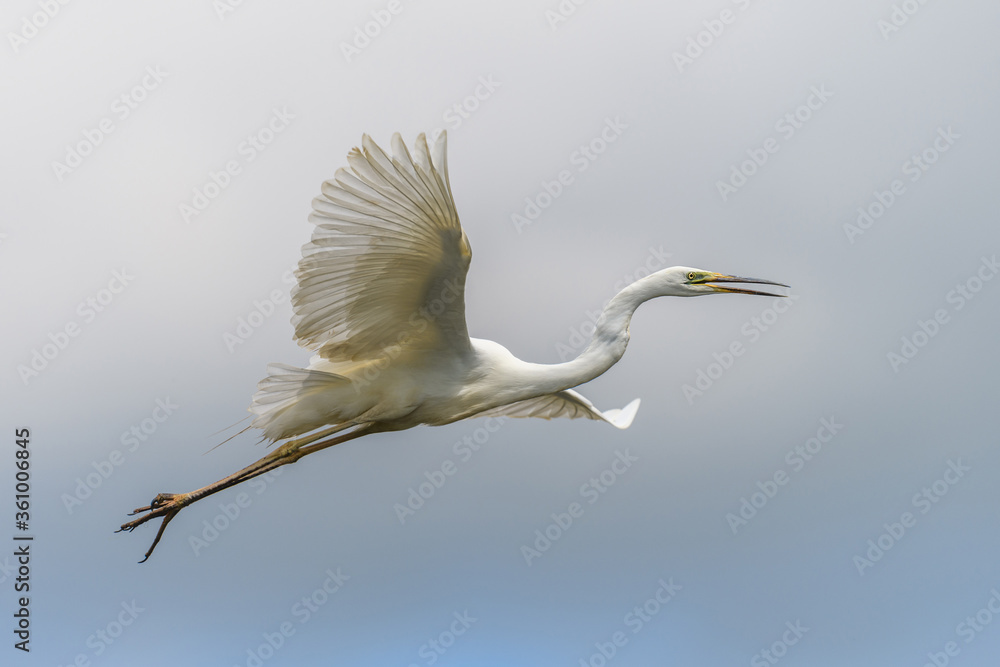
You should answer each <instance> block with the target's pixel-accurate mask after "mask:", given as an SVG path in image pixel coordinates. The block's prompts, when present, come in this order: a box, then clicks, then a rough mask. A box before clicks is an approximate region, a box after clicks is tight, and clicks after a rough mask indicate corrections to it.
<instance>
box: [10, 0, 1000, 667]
mask: <svg viewBox="0 0 1000 667" xmlns="http://www.w3.org/2000/svg"><path fill="white" fill-rule="evenodd" d="M998 21H1000V8H998V5H997V4H996V3H995V2H987V1H986V0H969V1H967V2H962V3H955V2H952V3H946V2H931V3H918V2H916V1H915V0H905V1H903V0H895V2H894V1H893V0H878V1H876V2H863V1H862V0H846V1H842V2H836V3H833V2H828V3H796V2H791V0H783V1H772V2H758V1H757V0H732V1H730V0H716V1H714V2H683V3H682V2H671V3H654V2H639V1H638V0H625V1H617V2H611V1H610V0H591V1H590V2H585V3H582V4H581V5H579V6H577V4H576V3H575V2H570V0H563V1H562V2H559V1H557V0H547V1H529V0H514V1H510V2H504V3H470V2H459V1H458V0H441V1H438V2H431V1H429V0H424V1H421V2H414V1H412V0H399V1H397V0H392V1H391V2H389V1H388V0H386V1H379V0H375V1H371V2H367V1H366V2H356V1H352V2H339V3H317V2H283V3H265V2H259V1H256V0H244V1H243V2H242V3H238V2H235V1H234V0H218V1H217V2H214V3H212V2H194V1H184V2H172V3H154V2H117V3H111V2H105V3H69V4H66V5H62V4H59V3H57V2H55V0H30V1H29V0H16V1H13V2H8V3H5V7H4V10H3V16H2V21H0V25H2V27H3V32H4V34H5V40H4V41H5V45H4V46H3V47H0V51H2V54H0V74H2V81H3V91H4V95H3V100H4V103H3V105H2V109H0V114H2V119H3V133H4V155H5V159H4V160H2V161H0V177H2V179H3V183H4V189H3V193H4V194H3V197H2V200H0V202H2V204H0V206H2V208H0V211H2V217H0V300H2V302H3V303H4V304H6V309H5V317H4V322H5V327H4V351H5V352H4V357H3V367H2V371H3V372H2V373H0V388H2V392H3V394H2V396H3V401H2V403H3V408H4V409H3V429H4V431H3V433H4V434H5V438H6V444H5V445H4V447H3V451H4V452H6V454H5V456H4V458H5V460H4V462H3V464H2V466H3V470H4V472H3V473H2V474H0V479H2V480H3V481H2V482H0V493H2V494H3V497H2V499H0V506H3V507H5V508H7V509H6V510H5V511H6V512H7V515H6V516H4V517H3V520H4V522H5V525H7V526H10V528H9V529H8V532H9V533H10V536H11V538H13V537H15V536H23V535H25V534H30V535H32V536H34V541H33V542H31V554H32V557H31V581H30V585H31V590H30V612H31V626H30V627H31V642H30V648H31V652H30V654H29V655H23V654H21V652H20V651H17V650H16V649H15V648H14V647H13V643H14V641H15V638H14V635H13V632H12V631H13V629H14V623H15V619H14V617H13V614H14V613H15V612H16V610H17V605H16V602H15V600H14V597H15V595H14V585H15V578H16V573H15V571H14V569H13V568H14V566H15V565H16V562H15V561H14V559H13V556H10V555H8V556H5V557H2V558H0V565H2V566H3V569H2V571H0V587H2V589H3V596H2V600H3V609H2V614H0V615H2V617H3V618H5V619H7V620H6V621H5V623H4V626H3V627H2V628H0V630H2V633H3V636H4V637H6V640H5V644H4V646H3V648H2V649H0V650H2V655H3V656H4V657H3V658H2V659H0V661H2V662H3V663H4V664H24V665H70V664H74V663H75V664H78V665H86V664H92V665H102V666H104V665H109V666H110V665H146V666H150V667H153V666H158V665H181V664H192V665H226V666H229V665H234V666H235V665H244V666H248V667H252V666H253V665H267V666H269V667H270V666H273V665H296V666H300V665H403V666H406V665H431V664H437V665H515V664H516V665H545V666H551V665H568V666H569V665H572V666H576V665H591V666H592V667H600V666H601V665H605V664H606V665H640V666H641V665H652V664H657V665H746V664H750V665H771V664H775V662H776V661H780V663H781V664H782V665H789V666H791V665H809V666H819V667H823V666H826V665H845V664H850V665H858V666H863V665H879V666H882V665H913V666H914V667H919V666H921V665H925V664H938V665H943V664H945V662H944V661H947V662H948V664H954V665H960V666H961V667H972V666H975V665H994V664H995V660H996V656H997V655H998V654H1000V618H998V617H997V616H996V615H997V613H1000V593H998V592H997V591H1000V557H998V556H1000V536H998V532H997V507H998V504H1000V485H998V484H997V479H998V477H1000V452H998V447H997V444H998V443H997V418H996V407H997V389H996V376H997V372H998V370H1000V363H998V361H1000V359H998V353H997V346H996V343H997V331H998V325H1000V315H998V313H1000V308H998V305H1000V279H995V278H997V274H998V272H1000V265H998V264H997V254H1000V232H998V231H997V229H998V228H997V214H996V197H995V193H996V187H997V186H996V179H997V175H998V168H997V160H998V149H1000V129H998V126H997V123H996V118H997V115H998V101H1000V77H998V76H997V74H998V66H1000V43H998V41H997V38H996V30H997V26H998ZM439 129H447V130H448V132H449V166H450V174H451V184H452V189H453V192H454V194H455V200H456V203H457V206H458V210H459V214H460V216H461V218H462V222H463V225H464V227H465V230H466V232H467V234H468V236H469V238H470V240H471V244H472V247H473V253H474V260H473V263H472V268H471V270H470V273H469V278H468V286H467V291H466V299H467V316H468V323H469V330H470V332H471V333H472V335H473V336H477V337H481V338H490V339H493V340H496V341H498V342H500V343H502V344H503V345H505V346H507V347H508V348H509V349H510V350H511V351H512V352H513V353H514V354H516V355H518V356H519V357H521V358H523V359H526V360H530V361H538V362H549V363H551V362H557V361H560V360H562V359H565V358H568V357H569V356H571V355H573V354H576V353H577V352H578V351H579V350H580V349H581V348H582V345H583V338H581V336H584V338H585V336H586V334H587V333H588V332H589V328H588V327H589V325H590V322H591V319H592V318H593V317H594V316H595V315H594V314H595V313H596V312H597V311H598V310H599V309H600V308H601V307H603V305H604V304H605V303H606V302H607V300H608V299H610V298H611V297H612V296H613V295H614V294H615V292H616V291H617V290H619V289H621V287H623V286H624V285H625V284H627V283H628V282H630V281H632V280H633V279H635V278H638V277H641V276H643V275H645V274H646V273H648V272H649V271H651V270H657V269H659V268H664V267H666V266H670V265H674V264H678V265H685V266H693V267H697V268H701V269H706V270H710V271H718V272H725V273H732V274H738V275H749V276H755V277H762V278H768V279H772V280H776V281H779V282H783V283H787V284H789V285H791V286H792V288H791V290H789V294H790V295H791V298H788V299H784V300H775V299H770V298H760V297H749V296H733V295H726V296H717V297H712V298H703V299H668V298H665V299H661V300H658V301H654V302H651V303H648V304H646V305H644V306H643V307H642V308H641V309H640V310H639V311H638V313H637V314H636V316H635V318H634V319H633V322H632V326H631V333H632V339H631V344H630V346H629V350H628V353H627V354H626V356H625V357H624V359H623V360H622V361H621V362H620V363H619V364H618V365H617V366H616V367H614V368H613V369H612V370H611V371H609V372H608V373H607V374H605V375H604V376H602V377H601V378H599V379H597V380H595V381H593V382H591V383H589V384H588V385H586V386H584V387H582V388H581V389H580V391H581V392H582V393H584V394H585V395H586V396H588V397H589V398H590V399H591V400H593V401H594V402H595V403H596V404H597V405H598V406H599V407H602V408H615V407H621V406H624V405H625V404H626V403H628V402H629V401H630V400H632V399H633V398H636V397H640V398H642V406H641V408H640V409H639V412H638V415H637V417H636V419H635V422H634V424H633V425H632V427H631V428H630V429H628V430H626V431H619V430H616V429H614V428H613V427H611V426H610V425H608V424H604V423H597V422H591V421H569V420H563V421H558V422H546V421H541V420H537V421H532V420H509V421H507V422H504V423H497V422H493V421H486V420H473V421H468V422H464V423H457V424H453V425H450V426H447V427H439V428H418V429H414V430H411V431H407V432H401V433H391V434H380V435H375V436H371V437H368V438H364V439H361V440H358V441H355V442H352V443H350V444H347V445H344V446H343V447H338V448H335V449H332V450H329V451H325V452H323V453H322V454H318V455H316V456H314V457H310V458H308V459H306V460H304V461H303V462H300V463H298V464H297V465H294V466H290V467H286V468H283V469H282V471H281V473H280V474H278V475H275V476H273V477H270V478H261V479H260V480H257V481H256V482H255V483H254V484H247V485H245V486H244V487H242V488H236V489H231V490H228V491H226V492H224V493H221V494H219V495H217V496H213V497H212V498H210V499H208V500H205V501H203V502H200V503H198V504H196V505H193V506H192V507H190V508H187V509H185V511H184V512H183V513H181V514H180V515H179V516H178V518H177V519H175V520H174V521H173V523H172V524H171V525H170V528H169V529H168V530H167V532H166V534H165V537H164V539H163V541H162V542H161V544H160V546H159V547H158V548H157V551H156V553H155V554H154V555H153V557H152V558H151V559H150V560H149V562H147V563H145V564H142V565H138V564H137V563H136V561H138V560H139V559H140V558H141V556H142V554H143V553H144V552H145V550H146V549H147V547H148V546H149V543H150V541H151V540H152V538H153V535H154V534H155V528H154V526H152V525H150V524H147V525H146V526H143V527H142V528H140V529H139V530H137V531H136V532H134V533H132V534H118V535H116V534H114V532H113V531H114V529H115V528H117V527H118V526H119V525H120V524H121V523H122V522H123V521H125V520H126V519H127V516H126V514H127V512H128V511H130V510H132V509H133V508H136V507H139V506H141V505H145V504H147V503H148V502H149V500H150V499H151V498H152V497H153V496H154V495H155V494H157V493H159V492H184V491H189V490H193V489H195V488H198V487H200V486H203V485H205V484H207V483H209V482H212V481H214V480H216V479H218V478H221V477H223V476H225V475H227V474H229V473H231V472H233V471H235V470H237V469H239V468H241V467H242V466H244V465H246V464H248V463H250V462H251V461H253V460H255V459H257V458H258V457H259V456H261V455H262V454H263V452H264V449H263V446H261V445H257V444H255V443H256V437H255V436H254V435H252V434H249V433H248V434H245V435H243V436H239V437H237V438H235V439H233V440H232V441H231V442H229V443H227V444H226V445H224V446H222V447H219V448H218V449H215V450H213V451H211V452H210V453H206V452H207V451H208V450H209V449H211V448H212V447H213V446H214V445H216V444H218V443H219V442H221V441H222V440H223V439H224V438H226V437H228V435H231V434H232V433H234V432H235V431H236V430H238V429H235V428H234V429H229V430H223V429H226V427H229V426H231V425H233V424H235V423H237V422H238V421H239V420H240V419H242V418H243V417H244V416H245V415H246V412H245V409H246V407H247V405H248V404H249V401H250V397H251V395H252V394H253V392H254V390H255V385H256V383H257V381H258V380H259V379H261V378H262V377H263V376H264V373H265V370H264V369H265V366H266V364H267V363H269V362H283V363H289V364H299V365H304V364H305V363H307V359H308V356H309V351H307V350H302V349H300V348H298V347H297V346H296V345H295V343H294V342H293V341H292V337H291V334H292V327H291V325H290V323H289V317H290V315H291V309H290V306H289V304H288V300H287V296H288V291H289V289H290V287H291V282H290V276H289V274H288V271H289V269H291V268H292V267H293V266H294V264H295V262H296V261H297V260H298V258H299V252H300V247H301V246H302V245H303V244H304V243H306V242H307V241H308V238H309V234H310V231H311V228H310V225H309V224H308V223H307V221H306V217H307V215H308V212H309V210H310V200H311V199H312V197H314V196H316V194H318V192H319V186H320V184H321V183H322V181H323V180H325V179H329V178H331V177H332V176H333V175H334V173H335V171H336V170H337V168H339V167H341V166H344V165H346V160H345V155H346V153H347V151H348V150H349V149H350V148H351V147H352V146H355V145H358V144H359V143H360V140H361V135H362V133H369V134H370V135H371V136H372V137H373V138H374V139H375V140H376V141H377V142H379V143H381V144H382V145H383V146H387V144H388V143H389V139H390V137H391V135H392V133H393V132H396V131H399V132H401V133H402V135H403V137H404V138H405V140H406V142H407V144H409V145H412V142H413V140H414V138H415V137H416V135H417V134H418V133H419V132H428V133H431V132H435V131H437V130H439ZM20 428H27V429H30V434H31V435H30V452H31V454H30V462H31V468H30V470H31V512H30V525H29V529H28V530H27V531H21V530H17V529H16V528H15V523H14V522H15V517H14V516H13V515H14V512H15V510H14V498H13V495H14V493H15V488H14V484H13V480H14V475H15V467H14V466H15V461H16V459H15V456H16V451H17V449H18V447H17V444H16V437H15V430H16V429H20ZM220 431H221V432H220ZM442 471H451V473H453V474H450V475H449V474H445V472H442ZM592 480H594V481H592ZM241 494H242V495H241ZM421 494H422V495H421ZM574 503H575V505H574ZM403 508H407V510H404V509H403ZM9 544H10V545H11V546H10V547H9V548H5V549H3V550H2V552H3V553H6V554H12V553H13V550H14V548H15V547H14V546H13V545H14V544H15V543H14V542H13V540H12V541H11V542H10V543H9ZM19 544H20V543H19ZM765 652H766V653H765ZM935 661H936V662H935Z"/></svg>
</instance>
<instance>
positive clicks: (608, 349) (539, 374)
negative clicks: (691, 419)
mask: <svg viewBox="0 0 1000 667" xmlns="http://www.w3.org/2000/svg"><path fill="white" fill-rule="evenodd" d="M650 278H651V276H647V277H646V278H643V279H641V280H637V281H636V282H634V283H632V284H631V285H629V286H628V287H626V288H625V289H623V290H622V291H621V292H619V293H618V294H616V295H615V297H614V298H613V299H611V301H609V302H608V305H607V306H605V308H604V311H603V312H602V313H601V316H600V318H598V320H597V324H596V330H595V331H594V336H593V338H591V340H590V344H589V345H588V346H587V348H586V349H585V350H584V351H583V352H582V353H580V356H578V357H577V358H576V359H573V360H572V361H567V362H565V363H562V364H528V363H525V364H524V366H523V367H522V368H521V372H522V373H524V374H525V380H527V381H528V382H529V383H530V384H531V385H533V386H534V387H536V388H537V389H544V390H545V393H555V392H557V391H562V390H563V389H569V388H570V387H575V386H577V385H580V384H583V383H584V382H590V381H591V380H593V379H594V378H596V377H597V376H599V375H601V374H602V373H604V372H605V371H606V370H608V369H609V368H611V367H612V366H614V365H615V364H616V363H617V362H618V360H619V359H621V358H622V355H623V354H625V347H626V346H627V345H628V338H629V331H628V327H629V322H630V321H631V320H632V313H634V312H635V310H636V308H638V307H639V305H640V304H642V303H644V302H646V301H648V300H650V299H652V298H653V297H656V296H659V293H658V292H656V291H655V290H654V289H653V287H654V285H653V281H651V280H650Z"/></svg>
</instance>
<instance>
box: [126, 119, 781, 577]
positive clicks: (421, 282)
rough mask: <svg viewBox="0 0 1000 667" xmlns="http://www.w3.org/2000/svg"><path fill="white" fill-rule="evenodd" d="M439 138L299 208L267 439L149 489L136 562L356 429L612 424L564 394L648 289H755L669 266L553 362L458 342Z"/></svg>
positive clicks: (612, 414)
mask: <svg viewBox="0 0 1000 667" xmlns="http://www.w3.org/2000/svg"><path fill="white" fill-rule="evenodd" d="M446 142H447V135H446V133H445V132H442V133H441V134H440V135H439V136H438V138H437V140H436V141H435V142H434V147H433V149H431V148H430V147H428V144H427V140H426V138H425V137H424V135H423V134H421V135H419V136H418V137H417V140H416V143H415V144H414V146H413V152H412V154H411V153H410V151H409V150H408V149H407V147H406V145H405V144H404V143H403V140H402V138H400V135H399V134H398V133H397V134H394V135H393V137H392V156H391V157H390V156H389V155H388V154H386V153H385V152H384V151H383V150H382V149H381V148H379V146H378V145H377V144H376V143H375V142H374V141H372V139H371V138H370V137H369V136H368V135H364V137H363V138H362V143H361V146H362V147H361V149H358V148H354V149H352V150H351V151H350V152H349V153H348V155H347V162H348V165H349V166H348V167H347V168H341V169H338V170H337V172H336V175H335V176H334V178H333V180H330V181H326V182H325V183H323V185H322V191H321V194H320V196H318V197H316V198H315V199H313V202H312V208H313V211H312V214H311V215H310V216H309V220H310V222H312V223H313V224H314V225H315V229H314V231H313V234H312V239H311V240H310V242H309V243H308V244H306V245H305V246H303V248H302V260H301V261H300V262H299V265H298V268H297V270H296V272H295V276H296V278H297V281H298V284H297V285H296V286H295V287H294V288H293V289H292V293H291V296H292V299H291V300H292V309H293V316H292V324H293V325H294V327H295V340H296V341H297V342H298V343H299V345H302V346H303V347H305V348H307V349H309V350H314V351H315V352H316V354H315V356H313V357H312V359H311V360H310V363H309V366H308V368H296V367H294V366H288V365H285V364H271V365H269V366H268V367H267V373H268V375H267V377H266V378H264V379H263V380H261V382H260V383H259V384H258V385H257V393H256V394H254V396H253V402H252V404H251V406H250V408H249V409H250V412H251V413H253V421H252V422H251V425H250V427H248V428H258V429H261V430H262V431H263V437H264V439H266V440H269V441H270V442H271V443H278V442H281V443H282V444H281V445H280V446H278V447H276V448H275V449H274V450H272V451H271V452H270V453H268V454H267V455H266V456H264V457H262V458H260V459H259V460H257V461H256V462H254V463H251V464H250V465H248V466H247V467H245V468H243V469H242V470H239V471H238V472H235V473H233V474H232V475H229V476H228V477H225V478H223V479H221V480H219V481H217V482H215V483H214V484H209V485H208V486H205V487H203V488H200V489H197V490H195V491H191V492H190V493H179V494H173V493H161V494H158V495H157V496H156V497H155V498H154V499H153V500H152V502H150V504H149V505H148V506H146V507H140V508H138V509H136V510H135V511H134V512H132V514H131V515H132V516H136V515H138V516H139V518H137V519H134V520H132V521H129V522H128V523H125V524H123V525H122V526H121V528H120V529H119V531H118V532H121V531H132V530H134V529H135V528H137V527H138V526H140V525H142V524H144V523H145V522H147V521H150V520H151V519H155V518H161V517H162V519H163V521H162V523H161V524H160V528H159V531H158V532H157V534H156V537H155V538H154V540H153V543H152V545H151V546H150V547H149V550H148V551H147V552H146V556H145V558H143V561H141V562H144V561H145V560H146V559H148V558H149V556H150V555H151V554H152V553H153V550H154V549H155V548H156V545H157V544H158V543H159V541H160V538H161V537H162V536H163V531H164V530H165V529H166V527H167V524H168V523H170V521H171V520H172V519H173V518H174V517H175V516H177V514H178V512H180V511H181V510H182V509H183V508H185V507H187V506H188V505H190V504H192V503H194V502H196V501H198V500H201V499H202V498H205V497H206V496H209V495H212V494H214V493H218V492H219V491H222V490H223V489H226V488H229V487H231V486H234V485H236V484H240V483H242V482H245V481H247V480H249V479H251V478H253V477H256V476H258V475H262V474H264V473H266V472H268V471H271V470H274V469H275V468H278V467H280V466H283V465H287V464H289V463H294V462H296V461H298V460H299V459H301V458H302V457H304V456H308V455H309V454H313V453H315V452H318V451H320V450H322V449H326V448H328V447H332V446H333V445H339V444H340V443H342V442H347V441H348V440H353V439H354V438H359V437H361V436H363V435H369V434H371V433H381V432H385V431H401V430H404V429H408V428H413V427H414V426H418V425H421V424H427V425H431V426H440V425H442V424H450V423H452V422H455V421H458V420H460V419H468V418H470V417H484V416H501V415H504V416H508V417H540V418H543V419H553V418H557V417H566V418H570V419H576V418H586V419H595V420H603V421H606V422H608V423H610V424H611V425H613V426H616V427H618V428H621V429H624V428H628V426H629V425H630V424H631V423H632V419H633V417H634V416H635V413H636V411H637V410H638V408H639V400H638V399H636V400H634V401H632V402H631V403H629V404H628V405H626V406H625V407H624V408H622V409H620V410H604V411H601V410H598V409H597V408H596V407H595V406H594V404H593V403H591V402H590V401H589V400H587V399H586V398H585V397H584V396H582V395H581V394H579V393H578V392H576V391H574V390H573V387H575V386H577V385H580V384H583V383H585V382H589V381H590V380H593V379H594V378H596V377H597V376H599V375H601V374H602V373H604V372H605V371H607V370H608V369H609V368H611V367H612V366H613V365H614V364H615V363H617V361H618V360H619V359H621V357H622V355H623V354H624V353H625V346H626V345H627V344H628V340H629V321H630V320H631V318H632V313H634V312H635V310H636V308H638V307H639V305H640V304H642V303H643V302H645V301H648V300H650V299H653V298H656V297H660V296H702V295H705V294H724V293H735V294H756V295H760V296H782V295H778V294H770V293H768V292H760V291H755V290H751V289H744V288H740V287H731V286H726V285H721V284H719V283H730V284H735V283H757V284H763V285H777V286H781V287H787V285H782V284H781V283H775V282H771V281H768V280H759V279H756V278H739V277H736V276H731V275H726V274H721V273H713V272H711V271H704V270H702V269H693V268H689V267H684V266H674V267H671V268H668V269H663V270H662V271H658V272H656V273H653V274H651V275H649V276H646V277H644V278H641V279H640V280H637V281H635V282H634V283H632V284H631V285H629V286H628V287H626V288H625V289H623V290H622V291H621V292H619V293H618V294H617V295H615V296H614V298H612V299H611V301H610V302H608V304H607V306H606V307H605V308H604V311H603V313H602V314H601V316H600V318H599V319H598V321H597V324H596V331H595V332H594V334H593V337H592V339H591V341H590V344H589V345H588V346H587V347H586V349H584V351H583V352H582V353H581V354H580V355H579V356H578V357H577V358H575V359H573V360H571V361H568V362H565V363H559V364H534V363H529V362H526V361H521V360H520V359H518V358H516V357H515V356H514V355H512V354H511V353H510V352H509V351H508V350H507V349H506V348H505V347H503V346H502V345H500V344H499V343H495V342H493V341H490V340H484V339H480V338H470V337H469V333H468V330H467V329H466V323H465V277H466V274H467V273H468V271H469V263H470V262H471V260H472V248H471V246H470V245H469V239H468V237H467V236H466V235H465V231H464V230H463V229H462V225H461V224H460V223H459V220H458V213H457V211H456V210H455V201H454V199H453V198H452V194H451V185H450V183H449V180H448V163H447V143H446Z"/></svg>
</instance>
